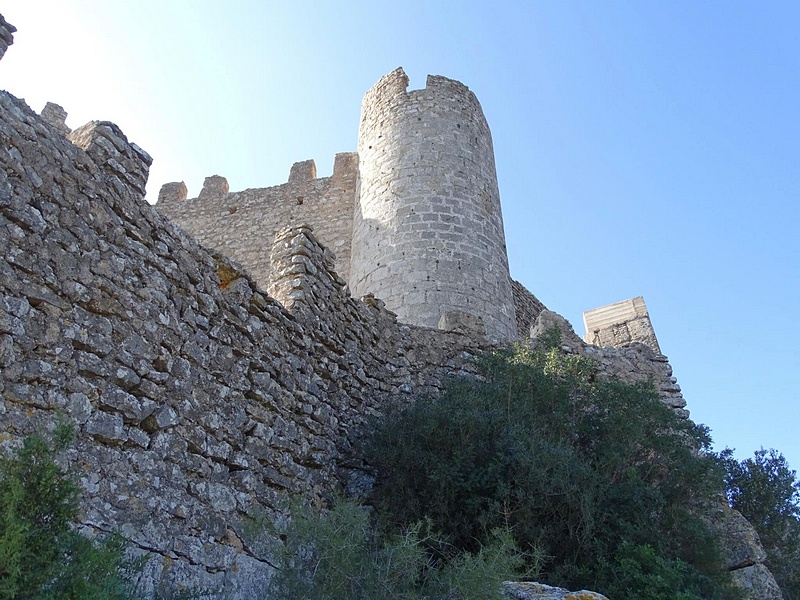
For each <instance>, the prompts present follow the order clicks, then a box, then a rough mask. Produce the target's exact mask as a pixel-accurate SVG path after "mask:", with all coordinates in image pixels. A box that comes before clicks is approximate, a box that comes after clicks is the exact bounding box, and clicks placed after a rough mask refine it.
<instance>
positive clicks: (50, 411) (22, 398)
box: [0, 93, 481, 598]
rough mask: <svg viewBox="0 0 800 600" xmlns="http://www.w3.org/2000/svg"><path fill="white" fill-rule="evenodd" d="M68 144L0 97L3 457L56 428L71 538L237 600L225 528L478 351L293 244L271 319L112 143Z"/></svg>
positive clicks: (292, 238) (259, 564)
mask: <svg viewBox="0 0 800 600" xmlns="http://www.w3.org/2000/svg"><path fill="white" fill-rule="evenodd" d="M70 137H71V139H72V140H73V141H74V142H75V143H76V144H79V146H78V145H75V144H73V143H70V141H68V140H67V139H66V138H64V137H63V136H62V135H61V134H60V133H59V132H58V131H57V130H56V129H54V128H52V127H51V126H50V125H49V124H47V123H46V122H45V121H44V120H43V119H41V118H39V117H38V116H37V115H36V114H35V113H33V112H32V111H31V110H30V109H29V108H28V107H27V106H26V105H25V104H24V102H23V101H21V100H18V99H16V98H14V97H13V96H10V95H9V94H7V93H1V94H0V140H1V141H2V144H3V147H4V148H6V149H7V151H6V152H3V153H0V166H1V167H2V168H0V255H2V260H0V398H2V401H1V402H0V420H1V421H2V423H3V430H2V436H1V437H0V440H2V446H3V447H5V448H8V447H10V446H15V445H17V444H18V443H19V442H20V440H21V439H22V437H24V436H25V435H28V434H31V433H33V432H34V431H36V430H43V431H47V430H49V429H51V428H52V426H53V423H54V421H55V419H56V416H57V415H59V414H60V415H62V416H63V418H66V419H67V420H69V421H72V422H73V423H75V424H76V426H77V428H78V437H77V444H76V446H75V448H74V450H72V451H71V452H70V453H69V454H68V456H67V457H66V460H67V461H68V462H69V463H70V464H71V465H72V466H73V467H75V468H76V469H78V472H79V473H80V474H81V482H82V485H83V492H84V502H83V505H82V513H81V519H80V525H81V526H82V527H83V528H85V529H86V530H87V531H95V532H103V531H120V532H121V533H122V534H123V535H125V536H126V537H128V538H129V539H130V540H131V542H132V543H133V544H134V545H135V546H136V547H138V548H139V549H140V550H142V551H147V552H148V553H150V556H151V559H150V563H149V566H148V568H147V570H146V574H145V580H146V581H145V583H146V585H145V588H146V589H149V590H152V589H154V588H155V587H157V586H158V585H159V584H160V583H161V584H164V585H166V584H167V583H169V584H170V585H171V586H179V585H191V586H196V587H208V588H210V589H211V590H212V591H213V592H214V594H212V595H216V596H217V597H225V598H252V597H257V596H258V595H259V594H260V593H261V592H262V591H263V587H264V585H265V583H266V581H267V580H268V578H269V574H270V569H271V567H270V566H269V564H268V562H267V561H268V559H269V557H268V554H267V553H266V552H265V551H264V549H263V548H261V547H260V546H259V545H258V544H257V541H256V540H254V539H250V538H248V533H247V528H246V526H245V518H246V515H248V514H252V513H253V512H260V513H263V514H266V515H268V516H269V517H270V518H275V517H274V515H276V514H277V511H278V510H279V505H280V503H281V501H282V498H284V497H285V495H286V494H288V493H299V492H304V493H309V494H311V495H312V496H317V497H324V496H326V495H328V494H330V493H332V492H333V491H335V490H337V489H341V487H342V485H344V484H345V483H346V482H347V479H348V471H347V470H345V469H344V468H343V467H342V459H343V457H346V456H347V452H348V449H349V448H350V446H351V444H352V441H353V436H354V435H355V432H356V431H357V428H358V426H359V424H360V423H362V422H363V420H364V419H365V418H366V417H367V416H368V415H370V414H377V413H378V411H379V410H380V408H381V407H382V406H383V405H384V403H385V402H390V401H393V400H397V401H407V399H409V398H410V397H411V396H410V394H411V393H416V392H421V393H437V392H438V391H439V390H440V389H441V387H442V385H443V381H444V380H445V378H446V377H447V376H448V375H450V374H458V373H464V372H469V370H470V368H471V367H470V357H472V356H474V355H475V353H476V352H478V351H479V349H480V348H481V346H480V345H479V344H477V343H476V342H474V341H472V340H471V339H470V338H468V337H467V336H464V335H460V334H457V333H448V332H442V331H436V330H430V329H424V328H418V327H411V326H407V325H401V324H398V323H397V321H396V319H395V316H394V315H393V314H392V313H390V312H389V311H387V310H386V309H385V308H383V306H382V303H381V302H380V301H378V300H375V299H369V298H368V299H367V301H366V302H361V301H358V300H354V299H352V298H350V296H349V294H348V293H347V290H346V287H345V285H344V282H343V280H341V279H340V278H339V277H338V276H337V275H336V274H335V273H334V272H333V260H332V255H331V253H330V252H329V251H327V250H326V249H324V248H323V247H322V246H321V245H320V243H319V242H318V241H317V240H316V238H315V237H314V235H313V234H312V233H311V232H310V230H309V229H308V228H307V227H299V228H289V229H285V230H282V231H281V232H279V234H278V235H277V236H276V242H275V244H274V246H273V249H272V252H271V260H272V263H273V266H272V271H271V273H272V276H271V279H270V281H269V282H268V286H269V288H270V289H271V290H272V293H273V294H274V295H275V297H276V298H278V299H279V300H280V301H281V302H283V303H284V305H285V306H286V308H284V306H282V305H281V303H279V302H278V300H276V299H273V298H272V297H270V296H268V295H267V294H266V293H265V292H264V291H262V290H260V289H259V288H258V287H257V286H256V285H255V283H254V281H253V280H252V278H251V277H250V276H249V275H247V274H246V273H244V272H242V271H241V270H240V269H239V267H238V266H237V265H236V264H234V263H231V262H230V261H229V260H228V259H226V258H224V257H222V256H220V255H219V254H216V253H212V252H210V251H209V250H206V249H205V248H203V247H202V246H200V245H198V243H197V242H196V241H194V240H193V239H192V238H190V237H189V236H188V235H187V234H186V233H184V232H183V231H182V230H181V229H179V228H178V227H176V226H174V225H173V224H172V223H171V222H170V221H168V220H167V219H165V218H164V217H163V216H162V215H160V214H159V213H158V212H157V211H156V210H155V209H154V208H153V207H151V206H150V205H148V204H147V203H146V202H145V201H144V200H143V191H144V185H143V181H144V179H145V178H146V173H147V166H148V164H149V157H147V156H146V154H144V153H143V152H142V151H141V150H140V149H138V147H136V146H135V145H134V144H130V143H129V142H128V141H127V140H126V138H125V136H124V135H123V134H122V133H121V132H120V131H119V130H118V129H117V128H116V127H115V126H113V125H111V124H108V123H102V122H99V123H98V122H94V123H90V124H89V125H87V126H85V127H82V128H80V129H78V130H76V132H74V134H72V135H71V136H70Z"/></svg>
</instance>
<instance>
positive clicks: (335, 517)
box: [270, 500, 521, 600]
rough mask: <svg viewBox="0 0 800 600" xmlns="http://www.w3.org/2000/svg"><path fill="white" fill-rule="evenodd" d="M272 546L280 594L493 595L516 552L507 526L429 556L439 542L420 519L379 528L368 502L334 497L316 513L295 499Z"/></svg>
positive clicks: (284, 599) (482, 598) (360, 599)
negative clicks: (468, 546)
mask: <svg viewBox="0 0 800 600" xmlns="http://www.w3.org/2000/svg"><path fill="white" fill-rule="evenodd" d="M290 512H291V519H290V520H289V521H288V523H287V524H286V527H285V529H284V530H283V532H282V537H284V538H285V539H286V544H285V545H283V546H279V547H278V548H276V550H275V554H276V557H277V566H278V570H277V572H276V574H275V576H274V577H273V580H272V583H271V588H270V589H271V592H272V594H273V595H271V596H270V597H271V598H276V599H277V600H297V599H298V598H303V599H304V600H374V599H376V598H382V599H386V600H423V599H431V600H433V599H437V600H492V599H494V598H496V599H498V600H499V599H500V590H501V583H502V582H503V581H505V580H508V579H510V578H512V577H513V576H514V574H515V572H516V571H517V570H518V569H519V568H520V566H521V557H520V555H519V553H518V551H517V549H516V547H515V545H514V542H513V540H512V538H511V536H510V534H509V533H508V532H507V531H503V530H495V531H493V532H492V533H491V535H490V536H489V540H488V543H487V545H486V546H485V547H482V548H480V549H479V550H478V551H477V552H475V553H474V554H470V553H465V552H460V553H456V554H454V555H451V556H450V557H449V559H447V560H434V559H432V557H431V555H430V554H429V553H428V552H427V549H429V548H430V547H431V546H432V545H433V546H440V545H441V542H440V541H439V540H437V539H436V538H435V537H433V536H432V535H431V534H430V532H429V531H428V527H427V524H426V523H425V522H419V523H416V524H414V525H413V526H411V527H409V528H407V529H405V530H404V531H403V532H402V533H400V534H394V535H389V536H386V537H380V536H378V535H376V533H375V531H374V529H373V527H372V524H371V522H370V516H369V512H368V510H367V509H365V508H364V507H361V506H359V505H357V504H356V503H355V502H352V501H343V500H340V501H338V502H337V503H336V504H335V505H334V507H333V508H332V509H331V510H329V511H326V512H323V513H317V512H315V511H313V510H312V509H310V508H308V507H307V506H305V505H302V504H300V503H295V504H294V505H293V506H292V510H291V511H290Z"/></svg>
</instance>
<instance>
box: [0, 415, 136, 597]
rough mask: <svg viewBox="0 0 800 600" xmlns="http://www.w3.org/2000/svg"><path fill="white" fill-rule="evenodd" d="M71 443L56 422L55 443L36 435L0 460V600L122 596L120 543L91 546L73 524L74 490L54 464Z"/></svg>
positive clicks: (123, 564)
mask: <svg viewBox="0 0 800 600" xmlns="http://www.w3.org/2000/svg"><path fill="white" fill-rule="evenodd" d="M71 439H72V430H71V428H70V427H68V426H65V425H59V426H58V427H57V428H56V431H55V435H54V439H53V443H52V445H51V444H48V443H47V442H46V441H45V439H44V438H42V437H41V436H38V435H34V436H31V437H29V438H27V439H26V440H25V442H24V445H23V447H22V448H21V449H20V450H19V451H17V452H16V453H15V454H13V455H11V456H6V457H0V599H3V600H5V599H9V600H10V599H12V598H13V599H27V598H36V599H41V600H48V599H53V600H55V599H58V600H61V599H81V600H83V599H88V600H91V599H93V598H97V599H101V598H102V599H114V598H120V599H122V598H126V597H127V593H128V586H127V582H126V581H125V579H124V577H123V575H122V573H123V571H124V568H125V567H126V566H128V565H127V563H126V562H125V560H124V548H123V544H122V542H121V540H120V539H119V538H118V537H112V538H109V539H107V540H105V541H102V542H93V541H91V540H89V539H87V538H85V537H83V536H82V535H80V534H78V533H77V532H76V531H75V530H74V529H73V528H72V526H71V521H72V520H73V519H74V518H75V516H76V515H77V510H78V498H79V488H78V485H77V484H76V482H75V480H74V479H73V478H72V477H71V476H70V475H69V474H68V473H65V472H64V470H62V469H61V468H60V467H59V466H58V464H57V463H56V462H55V460H54V456H55V455H56V453H58V452H60V451H62V450H64V449H65V448H66V447H67V445H68V444H69V443H70V441H71Z"/></svg>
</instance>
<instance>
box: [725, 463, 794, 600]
mask: <svg viewBox="0 0 800 600" xmlns="http://www.w3.org/2000/svg"><path fill="white" fill-rule="evenodd" d="M721 458H722V460H723V464H724V465H725V467H726V476H725V484H726V489H727V493H728V502H729V503H730V505H731V506H732V507H733V508H735V509H736V510H738V511H739V512H741V513H742V514H743V515H744V516H745V518H746V519H747V520H748V521H750V523H751V524H752V525H753V527H755V529H756V531H757V532H758V535H759V537H760V538H761V543H762V545H763V546H764V550H766V552H767V560H766V565H767V567H768V568H769V570H770V571H771V572H772V574H773V575H774V576H775V580H776V581H777V582H778V585H779V586H780V587H781V591H782V592H783V596H784V598H785V599H786V600H800V482H798V481H797V476H796V473H795V471H793V470H792V469H790V468H789V465H788V463H787V462H786V459H785V458H784V457H783V455H782V454H781V453H780V452H778V451H776V450H764V449H763V448H762V449H761V450H759V451H758V452H756V453H755V456H754V457H753V458H747V459H745V460H742V461H741V462H738V461H736V460H735V459H734V458H733V452H732V451H731V450H726V451H724V452H723V453H722V455H721Z"/></svg>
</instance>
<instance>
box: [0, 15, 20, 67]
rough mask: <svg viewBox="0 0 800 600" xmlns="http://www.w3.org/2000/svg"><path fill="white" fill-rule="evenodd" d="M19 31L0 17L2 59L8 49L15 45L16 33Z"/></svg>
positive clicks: (0, 54)
mask: <svg viewBox="0 0 800 600" xmlns="http://www.w3.org/2000/svg"><path fill="white" fill-rule="evenodd" d="M16 30H17V28H16V27H14V26H13V25H12V24H11V23H9V22H8V21H6V20H5V18H3V15H0V58H3V56H4V55H5V53H6V50H8V47H9V46H10V45H11V44H13V43H14V32H15V31H16Z"/></svg>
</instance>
